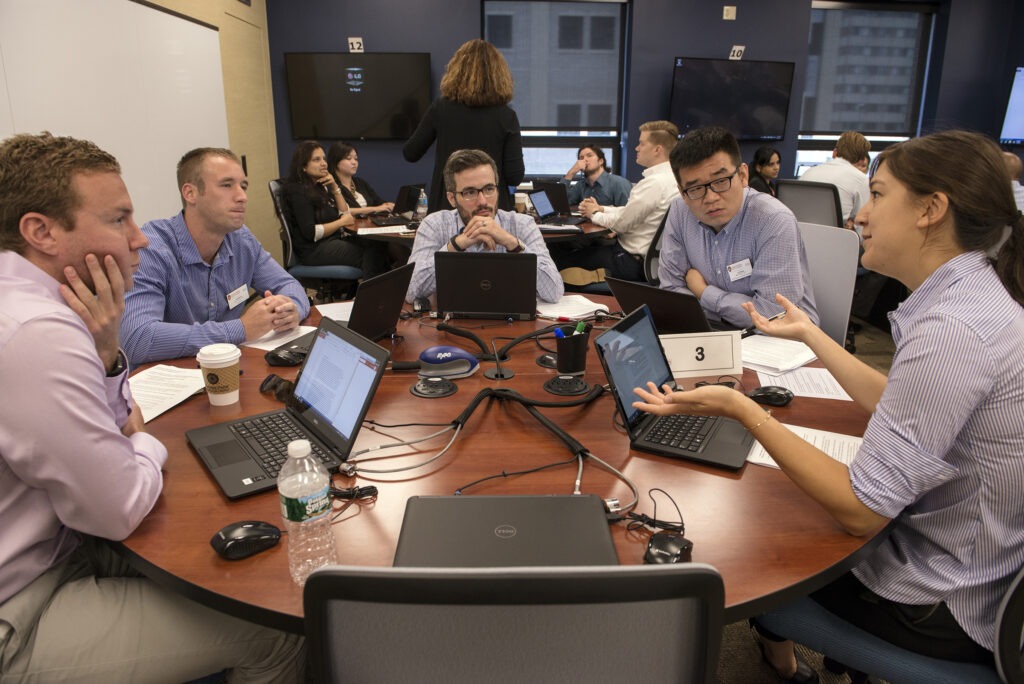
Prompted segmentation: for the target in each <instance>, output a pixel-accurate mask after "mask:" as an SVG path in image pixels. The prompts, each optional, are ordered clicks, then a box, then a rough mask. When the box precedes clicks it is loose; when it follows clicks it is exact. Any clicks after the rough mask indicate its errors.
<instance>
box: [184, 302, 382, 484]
mask: <svg viewBox="0 0 1024 684" xmlns="http://www.w3.org/2000/svg"><path fill="white" fill-rule="evenodd" d="M316 335H317V336H316V340H315V341H314V342H313V346H312V347H311V348H310V350H309V355H308V356H307V357H306V360H305V361H304V362H303V364H302V368H301V369H300V370H299V376H298V378H296V380H295V391H294V393H293V396H292V397H291V398H290V399H289V401H288V404H287V405H286V406H285V408H283V409H278V410H276V411H270V412H268V413H262V414H259V415H256V416H250V417H248V418H239V419H237V420H232V421H227V422H224V423H218V424H216V425H209V426H206V427H201V428H198V429H195V430H189V431H187V432H186V433H185V437H186V438H187V439H188V442H189V444H191V445H192V448H193V449H195V451H196V453H197V454H199V458H200V459H202V461H203V464H204V465H205V466H206V467H207V469H209V471H210V474H212V475H213V477H214V479H215V480H216V481H217V484H218V485H220V488H221V489H222V490H223V492H224V494H225V495H226V496H227V497H228V498H229V499H236V498H238V497H241V496H247V495H249V494H255V493H257V492H262V491H265V490H267V489H273V488H274V487H275V486H276V485H277V474H278V473H279V472H280V470H281V465H282V464H283V463H284V461H285V458H286V457H287V448H288V442H290V441H292V440H294V439H308V440H309V441H310V443H311V444H312V445H313V453H314V454H315V455H316V456H317V457H318V458H319V459H320V461H321V462H322V463H323V464H324V465H325V466H326V467H327V468H328V470H331V471H334V470H337V469H338V466H340V465H341V464H342V463H343V462H344V461H346V460H347V459H348V456H349V453H350V452H351V451H352V444H353V443H354V442H355V441H356V436H357V435H358V434H359V428H360V427H361V426H362V423H363V418H364V417H365V416H366V410H367V409H368V408H369V407H370V402H371V401H373V395H374V393H375V392H376V391H377V385H378V384H380V379H381V376H382V375H383V374H384V368H385V366H386V365H387V361H388V352H387V350H385V349H383V348H382V347H380V346H378V345H376V344H374V343H373V342H370V341H369V340H368V339H366V338H365V337H362V336H361V335H358V334H356V333H354V332H352V331H351V330H349V329H348V328H346V327H344V326H342V325H339V324H338V323H337V322H335V321H332V320H331V319H329V318H325V319H323V320H322V321H321V322H320V327H319V328H318V329H317V333H316Z"/></svg>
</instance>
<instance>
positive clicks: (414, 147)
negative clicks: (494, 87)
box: [402, 97, 526, 212]
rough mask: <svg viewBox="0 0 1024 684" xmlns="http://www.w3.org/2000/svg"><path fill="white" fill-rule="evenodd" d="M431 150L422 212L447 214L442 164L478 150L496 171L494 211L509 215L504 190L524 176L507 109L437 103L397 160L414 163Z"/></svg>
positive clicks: (517, 136)
mask: <svg viewBox="0 0 1024 684" xmlns="http://www.w3.org/2000/svg"><path fill="white" fill-rule="evenodd" d="M435 140H436V141H437V147H436V148H435V150H434V175H433V177H432V178H431V180H430V193H429V195H428V208H429V210H430V211H431V212H435V211H438V210H440V209H451V204H449V202H448V198H447V196H446V194H445V189H444V177H443V174H442V172H443V171H444V164H445V162H446V161H448V156H449V155H450V154H451V153H452V152H454V151H456V150H463V149H477V150H483V151H484V152H486V153H487V154H489V155H491V157H492V158H493V159H494V163H495V164H497V166H498V187H499V188H501V189H503V190H504V192H499V193H498V206H499V207H500V208H501V209H506V210H508V211H511V210H512V209H513V204H512V196H511V195H510V194H509V193H508V192H507V190H508V186H509V185H519V183H521V182H522V180H523V175H524V174H525V171H526V169H525V166H524V165H523V140H522V137H521V135H520V132H519V117H518V116H516V113H515V112H514V111H513V110H512V108H511V107H508V106H507V105H498V106H496V107H467V106H466V105H464V104H460V103H458V102H453V101H451V100H448V99H445V98H443V97H442V98H438V99H437V100H434V102H433V104H431V105H430V109H428V110H427V113H426V114H424V115H423V120H422V121H420V125H419V127H417V129H416V131H415V132H414V133H413V134H412V137H411V138H409V140H407V141H406V143H405V147H404V148H403V149H402V154H403V155H405V158H406V160H407V161H411V162H415V161H419V160H420V159H421V158H422V157H423V155H424V154H426V153H427V150H429V149H430V146H431V145H433V144H434V141H435Z"/></svg>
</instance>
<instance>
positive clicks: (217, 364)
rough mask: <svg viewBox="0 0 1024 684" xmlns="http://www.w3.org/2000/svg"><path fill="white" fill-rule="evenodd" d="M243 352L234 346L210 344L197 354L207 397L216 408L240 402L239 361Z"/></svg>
mask: <svg viewBox="0 0 1024 684" xmlns="http://www.w3.org/2000/svg"><path fill="white" fill-rule="evenodd" d="M241 358H242V351H241V350H240V349H239V348H238V347H236V346H235V345H233V344H208V345H206V346H205V347H203V348H202V349H200V350H199V353H198V354H196V361H198V362H199V367H200V368H201V369H202V371H203V382H204V383H206V396H208V397H209V398H210V403H211V404H213V405H214V406H229V405H231V404H235V403H237V402H238V376H239V368H238V361H239V359H241Z"/></svg>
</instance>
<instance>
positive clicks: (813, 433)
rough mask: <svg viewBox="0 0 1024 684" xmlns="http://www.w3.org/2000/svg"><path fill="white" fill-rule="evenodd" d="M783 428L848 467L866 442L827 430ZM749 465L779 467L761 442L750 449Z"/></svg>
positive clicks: (784, 425)
mask: <svg viewBox="0 0 1024 684" xmlns="http://www.w3.org/2000/svg"><path fill="white" fill-rule="evenodd" d="M783 427H785V428H786V429H787V430H789V431H790V432H792V433H794V434H795V435H796V436H797V437H800V438H801V439H803V440H805V441H808V442H810V443H811V444H813V445H814V446H816V447H818V448H819V449H821V450H822V451H824V452H825V453H826V454H828V455H829V456H831V457H832V458H834V459H835V460H837V461H839V462H840V463H845V464H846V465H847V466H848V465H850V464H851V463H852V462H853V457H854V456H856V455H857V450H858V449H860V444H861V442H863V441H864V440H863V439H861V438H860V437H851V436H850V435H841V434H839V433H837V432H828V431H826V430H815V429H813V428H806V427H799V426H796V425H786V424H783ZM747 463H755V464H757V465H764V466H769V467H771V468H778V467H779V466H778V464H777V463H776V462H775V460H774V459H773V458H772V457H771V456H769V455H768V452H767V451H765V450H764V447H763V446H761V443H760V442H754V446H753V447H751V448H750V453H749V454H747Z"/></svg>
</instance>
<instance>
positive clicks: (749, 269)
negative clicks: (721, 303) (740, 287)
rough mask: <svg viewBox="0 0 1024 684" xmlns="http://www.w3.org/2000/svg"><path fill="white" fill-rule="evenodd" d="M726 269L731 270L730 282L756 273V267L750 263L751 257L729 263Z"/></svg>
mask: <svg viewBox="0 0 1024 684" xmlns="http://www.w3.org/2000/svg"><path fill="white" fill-rule="evenodd" d="M725 270H726V271H728V272H729V282H732V283H735V282H736V281H737V280H740V279H742V278H749V277H750V276H751V274H753V273H754V267H753V266H751V265H750V259H744V260H743V261H737V262H736V263H735V264H729V265H728V266H726V267H725Z"/></svg>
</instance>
